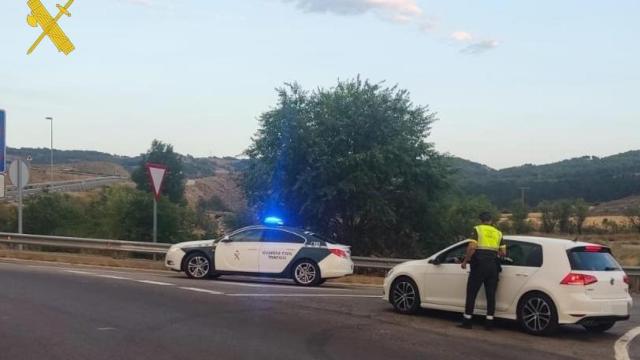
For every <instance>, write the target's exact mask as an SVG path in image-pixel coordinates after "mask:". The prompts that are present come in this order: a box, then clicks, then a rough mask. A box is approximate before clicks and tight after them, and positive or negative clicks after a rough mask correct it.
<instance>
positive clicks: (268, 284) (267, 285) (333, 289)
mask: <svg viewBox="0 0 640 360" xmlns="http://www.w3.org/2000/svg"><path fill="white" fill-rule="evenodd" d="M215 283H216V284H224V285H237V286H246V287H259V288H267V289H268V288H274V289H275V288H279V289H296V290H330V291H346V290H348V289H338V288H317V287H315V288H314V287H308V288H304V287H299V286H296V285H293V284H291V285H282V284H276V283H259V284H256V283H244V282H235V281H216V282H215Z"/></svg>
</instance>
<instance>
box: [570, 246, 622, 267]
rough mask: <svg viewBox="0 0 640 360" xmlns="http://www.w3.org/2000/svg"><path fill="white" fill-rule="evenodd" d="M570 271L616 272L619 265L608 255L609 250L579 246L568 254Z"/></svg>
mask: <svg viewBox="0 0 640 360" xmlns="http://www.w3.org/2000/svg"><path fill="white" fill-rule="evenodd" d="M567 253H568V255H569V262H570V263H571V269H572V270H582V271H618V270H621V268H620V265H619V264H618V263H617V262H616V260H615V259H614V258H613V256H612V255H611V253H610V250H609V248H606V247H601V246H595V245H594V246H581V247H576V248H573V249H570V250H569V251H568V252H567Z"/></svg>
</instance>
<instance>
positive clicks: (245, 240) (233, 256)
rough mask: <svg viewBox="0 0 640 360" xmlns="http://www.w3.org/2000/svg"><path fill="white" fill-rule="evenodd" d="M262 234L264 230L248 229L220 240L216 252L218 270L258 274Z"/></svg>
mask: <svg viewBox="0 0 640 360" xmlns="http://www.w3.org/2000/svg"><path fill="white" fill-rule="evenodd" d="M262 232H263V230H262V229H247V230H243V231H240V232H237V233H235V234H233V235H231V236H229V237H228V238H225V239H222V240H220V242H219V243H218V245H217V246H216V252H215V267H216V270H220V271H231V272H253V273H256V272H258V271H259V264H258V251H259V250H260V241H261V239H262Z"/></svg>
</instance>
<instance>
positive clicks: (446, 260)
mask: <svg viewBox="0 0 640 360" xmlns="http://www.w3.org/2000/svg"><path fill="white" fill-rule="evenodd" d="M467 245H468V244H467V243H464V244H461V245H458V246H456V247H454V248H453V249H451V250H449V251H447V252H444V253H442V254H440V255H439V256H438V260H439V261H440V262H441V263H443V264H460V263H461V262H462V260H464V255H465V253H466V252H467Z"/></svg>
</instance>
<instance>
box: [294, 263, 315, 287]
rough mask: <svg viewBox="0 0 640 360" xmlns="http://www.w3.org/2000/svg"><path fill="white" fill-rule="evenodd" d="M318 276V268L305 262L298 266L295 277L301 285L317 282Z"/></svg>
mask: <svg viewBox="0 0 640 360" xmlns="http://www.w3.org/2000/svg"><path fill="white" fill-rule="evenodd" d="M316 276H317V272H316V267H315V266H314V265H313V264H310V263H307V262H303V263H300V264H298V266H296V269H295V277H296V280H297V281H298V282H299V283H300V284H303V285H309V284H312V283H313V282H314V281H315V280H316Z"/></svg>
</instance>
